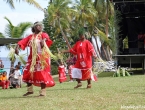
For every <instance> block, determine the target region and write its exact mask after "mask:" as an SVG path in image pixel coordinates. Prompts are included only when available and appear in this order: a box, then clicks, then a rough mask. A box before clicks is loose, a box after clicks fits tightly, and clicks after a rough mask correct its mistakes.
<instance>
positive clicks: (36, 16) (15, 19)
mask: <svg viewBox="0 0 145 110" xmlns="http://www.w3.org/2000/svg"><path fill="white" fill-rule="evenodd" d="M5 16H6V17H7V18H8V19H10V21H11V22H12V23H13V25H15V26H16V25H18V24H19V23H21V22H32V23H34V22H35V21H41V20H43V19H44V14H43V13H40V12H39V13H18V12H11V13H6V14H0V21H1V26H0V32H2V33H4V30H5V26H6V24H8V22H7V20H5V19H4V17H5Z"/></svg>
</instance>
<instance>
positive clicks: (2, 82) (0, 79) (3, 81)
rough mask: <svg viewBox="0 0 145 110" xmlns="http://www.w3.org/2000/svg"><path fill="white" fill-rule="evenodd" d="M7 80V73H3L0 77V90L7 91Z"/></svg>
mask: <svg viewBox="0 0 145 110" xmlns="http://www.w3.org/2000/svg"><path fill="white" fill-rule="evenodd" d="M9 84H10V82H9V80H8V79H7V72H6V71H5V72H3V74H2V75H1V76H0V86H1V87H2V89H8V87H9Z"/></svg>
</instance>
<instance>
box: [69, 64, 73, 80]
mask: <svg viewBox="0 0 145 110" xmlns="http://www.w3.org/2000/svg"><path fill="white" fill-rule="evenodd" d="M73 68H74V65H70V66H69V69H68V74H69V77H70V80H73V78H72V69H73Z"/></svg>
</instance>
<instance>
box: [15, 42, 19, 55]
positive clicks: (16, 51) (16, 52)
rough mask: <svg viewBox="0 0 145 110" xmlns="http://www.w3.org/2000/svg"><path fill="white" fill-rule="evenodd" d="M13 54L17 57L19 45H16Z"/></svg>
mask: <svg viewBox="0 0 145 110" xmlns="http://www.w3.org/2000/svg"><path fill="white" fill-rule="evenodd" d="M15 54H17V55H19V45H18V44H17V46H16V48H15Z"/></svg>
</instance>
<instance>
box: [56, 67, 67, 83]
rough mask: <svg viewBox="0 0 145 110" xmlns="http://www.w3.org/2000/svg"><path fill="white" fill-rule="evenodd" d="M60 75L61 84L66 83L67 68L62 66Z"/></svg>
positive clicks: (59, 68)
mask: <svg viewBox="0 0 145 110" xmlns="http://www.w3.org/2000/svg"><path fill="white" fill-rule="evenodd" d="M58 74H59V82H60V83H62V82H64V81H66V79H67V78H66V74H65V66H64V65H60V66H58Z"/></svg>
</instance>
